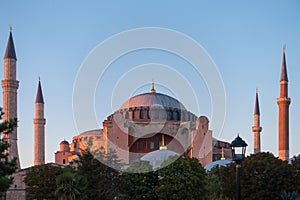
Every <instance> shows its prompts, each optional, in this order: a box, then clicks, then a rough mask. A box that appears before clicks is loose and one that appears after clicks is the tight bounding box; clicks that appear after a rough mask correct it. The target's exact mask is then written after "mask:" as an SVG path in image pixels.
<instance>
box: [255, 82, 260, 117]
mask: <svg viewBox="0 0 300 200" xmlns="http://www.w3.org/2000/svg"><path fill="white" fill-rule="evenodd" d="M259 114H260V111H259V101H258V88H256V98H255V106H254V115H259Z"/></svg>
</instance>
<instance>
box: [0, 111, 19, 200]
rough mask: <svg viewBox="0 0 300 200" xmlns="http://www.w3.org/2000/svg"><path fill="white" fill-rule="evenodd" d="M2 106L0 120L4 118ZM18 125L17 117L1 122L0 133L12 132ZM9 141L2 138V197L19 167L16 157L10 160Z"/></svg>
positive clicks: (0, 170) (0, 185) (0, 142)
mask: <svg viewBox="0 0 300 200" xmlns="http://www.w3.org/2000/svg"><path fill="white" fill-rule="evenodd" d="M3 114H4V113H3V112H2V108H0V120H2V115H3ZM16 127H17V119H11V120H9V121H4V122H2V123H0V134H1V133H2V134H10V133H11V132H12V131H13V130H14V129H15V128H16ZM8 148H9V143H8V141H6V140H5V139H3V140H2V139H0V197H1V196H2V194H3V192H5V191H6V190H7V189H8V188H9V185H10V184H11V183H12V181H13V178H12V177H10V175H12V174H13V173H14V172H15V171H16V169H17V163H16V162H17V160H16V158H14V159H12V160H9V158H8V156H9V154H8Z"/></svg>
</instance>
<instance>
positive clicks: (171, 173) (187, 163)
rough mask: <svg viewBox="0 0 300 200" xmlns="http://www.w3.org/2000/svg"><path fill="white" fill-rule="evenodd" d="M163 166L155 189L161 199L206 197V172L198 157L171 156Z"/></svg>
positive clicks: (159, 171)
mask: <svg viewBox="0 0 300 200" xmlns="http://www.w3.org/2000/svg"><path fill="white" fill-rule="evenodd" d="M174 160H175V161H174ZM170 161H174V162H172V163H171V164H170ZM166 163H168V165H166ZM162 166H165V167H163V168H161V169H159V170H158V175H159V185H158V186H157V187H156V189H155V191H156V194H157V196H158V198H159V199H205V194H206V189H205V184H206V173H205V170H204V168H203V167H202V166H201V164H200V163H199V161H198V160H197V159H195V158H182V157H179V158H178V157H177V156H170V158H169V159H168V160H167V161H165V163H163V164H162Z"/></svg>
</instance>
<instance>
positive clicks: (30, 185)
mask: <svg viewBox="0 0 300 200" xmlns="http://www.w3.org/2000/svg"><path fill="white" fill-rule="evenodd" d="M62 173H63V169H62V168H61V167H57V166H53V165H51V164H45V165H38V166H34V167H32V168H31V169H29V171H28V172H27V174H26V177H25V179H24V182H25V184H26V194H27V197H28V199H38V200H42V199H56V195H55V191H56V190H57V185H56V178H57V177H58V176H59V175H60V174H62Z"/></svg>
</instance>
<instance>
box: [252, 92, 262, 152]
mask: <svg viewBox="0 0 300 200" xmlns="http://www.w3.org/2000/svg"><path fill="white" fill-rule="evenodd" d="M261 130H262V128H261V126H260V112H259V102H258V89H256V98H255V105H254V124H253V126H252V132H253V133H254V153H259V152H260V132H261Z"/></svg>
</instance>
